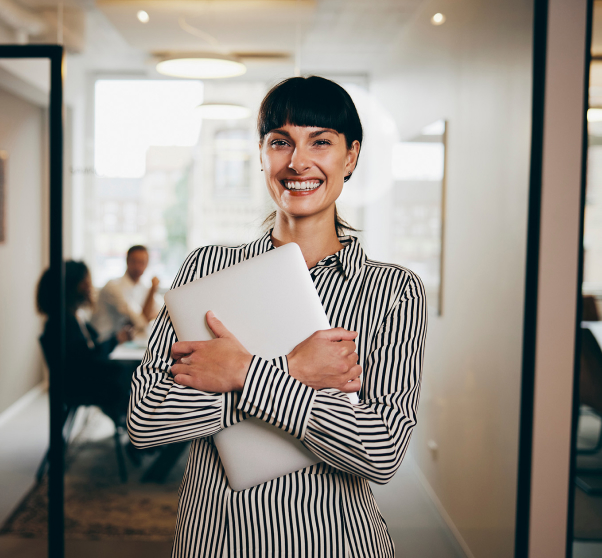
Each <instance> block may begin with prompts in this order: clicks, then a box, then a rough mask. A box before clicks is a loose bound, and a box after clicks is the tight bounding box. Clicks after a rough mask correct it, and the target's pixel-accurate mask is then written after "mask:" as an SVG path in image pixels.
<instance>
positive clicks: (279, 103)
mask: <svg viewBox="0 0 602 558" xmlns="http://www.w3.org/2000/svg"><path fill="white" fill-rule="evenodd" d="M286 124H291V125H293V126H315V127H320V128H331V129H332V130H336V131H337V132H338V133H339V134H343V135H344V136H345V142H346V143H347V149H351V146H352V145H353V142H354V141H358V142H359V144H360V148H361V144H362V139H363V129H362V123H361V121H360V117H359V114H358V113H357V109H356V108H355V105H354V104H353V100H352V99H351V97H350V96H349V93H347V91H345V90H344V89H343V88H342V87H341V86H340V85H338V84H337V83H335V82H334V81H330V80H329V79H326V78H323V77H319V76H309V77H292V78H288V79H285V80H284V81H281V82H280V83H279V84H277V85H275V86H274V87H272V89H270V91H269V92H268V94H267V95H266V96H265V98H264V99H263V101H262V103H261V106H260V108H259V115H258V117H257V132H258V134H259V141H260V142H263V139H264V138H265V136H266V135H267V134H268V133H270V132H271V131H272V130H275V129H277V128H280V127H281V126H284V125H286ZM356 164H357V163H356ZM351 174H353V173H350V174H349V175H348V176H346V177H345V178H344V181H345V182H347V180H349V179H350V178H351ZM275 219H276V212H275V211H274V212H273V213H271V214H270V215H268V217H267V218H266V219H265V221H264V222H263V226H264V227H265V228H271V227H272V226H273V225H274V222H275ZM334 219H335V223H334V224H335V228H336V231H337V235H338V236H343V235H344V234H345V231H346V230H348V231H357V229H354V228H353V227H352V226H351V225H349V224H348V223H346V222H345V221H344V220H343V219H341V218H340V217H339V214H338V212H337V210H336V207H335V216H334Z"/></svg>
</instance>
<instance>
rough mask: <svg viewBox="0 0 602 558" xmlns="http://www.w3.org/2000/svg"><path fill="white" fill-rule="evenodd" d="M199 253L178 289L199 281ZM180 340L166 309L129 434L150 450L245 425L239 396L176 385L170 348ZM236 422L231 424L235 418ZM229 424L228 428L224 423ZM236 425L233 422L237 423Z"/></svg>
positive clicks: (138, 386)
mask: <svg viewBox="0 0 602 558" xmlns="http://www.w3.org/2000/svg"><path fill="white" fill-rule="evenodd" d="M198 257H199V251H196V252H193V253H192V254H190V255H189V257H188V258H187V259H186V261H185V262H184V264H183V265H182V268H181V269H180V272H179V273H178V276H177V277H176V279H175V281H174V284H173V287H178V286H180V285H183V284H185V283H187V282H189V281H192V280H193V279H194V278H195V274H196V267H197V261H198ZM176 341H177V339H176V334H175V331H174V329H173V326H172V324H171V320H170V319H169V315H168V313H167V310H166V308H165V307H163V309H162V310H161V312H160V313H159V316H158V318H157V320H156V322H155V326H154V328H153V333H152V335H151V337H150V340H149V343H148V348H147V351H146V354H145V356H144V359H143V361H142V364H141V365H140V366H139V367H138V369H137V370H136V372H135V373H134V376H133V378H132V394H131V397H130V408H129V412H128V432H129V434H130V439H131V440H132V443H133V444H134V445H135V446H136V447H139V448H146V447H151V446H156V445H161V444H167V443H171V442H178V441H183V440H190V439H193V438H199V437H204V436H210V435H212V434H215V433H216V432H218V431H219V430H221V429H222V428H224V426H229V425H230V424H234V423H235V422H239V421H240V420H243V419H244V414H243V413H242V412H240V411H237V410H236V406H237V403H238V395H239V394H237V393H212V392H206V391H197V390H195V389H190V388H187V387H185V386H182V385H178V384H177V383H175V382H174V379H173V376H172V374H171V366H172V364H173V363H174V362H175V361H174V359H172V358H171V348H172V345H173V344H174V343H176ZM231 417H232V418H231ZM226 420H228V423H227V424H224V422H225V421H226ZM232 421H233V422H232Z"/></svg>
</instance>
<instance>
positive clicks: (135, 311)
mask: <svg viewBox="0 0 602 558" xmlns="http://www.w3.org/2000/svg"><path fill="white" fill-rule="evenodd" d="M150 287H151V286H150V284H149V283H147V282H146V281H145V280H144V279H143V278H141V279H140V280H139V281H138V282H137V283H134V281H132V279H131V278H130V276H129V275H128V274H127V272H126V273H125V274H124V275H123V277H119V278H118V279H111V280H110V281H109V282H108V283H107V284H106V285H105V286H104V287H103V288H102V289H101V290H100V293H99V294H98V300H97V304H96V310H95V311H94V314H93V315H92V320H91V321H92V325H93V326H94V328H95V329H96V331H97V332H98V335H99V340H100V341H104V340H105V339H108V338H109V337H111V335H115V334H116V333H117V332H118V331H119V330H121V329H122V328H123V327H124V326H125V325H127V324H132V325H133V326H134V328H135V330H136V333H142V332H143V331H144V330H145V329H146V326H147V325H148V320H147V319H146V317H145V316H144V314H143V313H142V308H143V307H144V302H145V301H146V297H147V296H148V291H149V289H150ZM155 298H156V297H155ZM156 306H157V301H156V300H155V308H153V313H156V312H155V311H156V310H157V308H156Z"/></svg>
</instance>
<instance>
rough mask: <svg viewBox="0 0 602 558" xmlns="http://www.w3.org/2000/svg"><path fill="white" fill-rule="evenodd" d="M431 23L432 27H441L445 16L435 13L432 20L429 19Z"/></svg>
mask: <svg viewBox="0 0 602 558" xmlns="http://www.w3.org/2000/svg"><path fill="white" fill-rule="evenodd" d="M431 23H432V24H433V25H443V24H444V23H445V16H444V15H443V14H441V13H436V14H435V15H434V16H433V17H432V18H431Z"/></svg>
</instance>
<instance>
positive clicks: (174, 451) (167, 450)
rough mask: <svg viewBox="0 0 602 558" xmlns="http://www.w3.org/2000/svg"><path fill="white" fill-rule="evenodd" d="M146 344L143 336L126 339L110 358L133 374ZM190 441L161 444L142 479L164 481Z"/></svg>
mask: <svg viewBox="0 0 602 558" xmlns="http://www.w3.org/2000/svg"><path fill="white" fill-rule="evenodd" d="M146 344H147V340H146V339H142V338H140V339H138V338H136V339H133V340H132V341H126V342H125V343H122V344H121V345H117V347H115V349H113V352H112V353H111V354H110V355H109V359H110V360H113V361H116V362H119V363H121V365H122V366H123V368H124V370H127V371H128V373H131V374H133V373H134V371H135V370H136V368H137V367H138V365H139V364H140V363H141V362H142V359H143V358H144V354H145V353H146ZM189 443H190V442H176V443H173V444H168V445H165V446H160V447H159V448H158V449H159V452H158V455H157V457H156V458H155V459H154V460H153V462H152V464H151V465H150V467H149V468H148V469H147V470H146V471H145V472H144V474H143V475H142V478H141V479H140V480H141V481H142V482H158V483H161V482H164V481H165V479H166V478H167V475H168V474H169V472H170V471H171V469H172V468H173V466H174V465H175V464H176V461H178V459H179V458H180V456H181V455H182V453H183V452H184V450H185V449H186V448H187V447H188V445H189Z"/></svg>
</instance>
